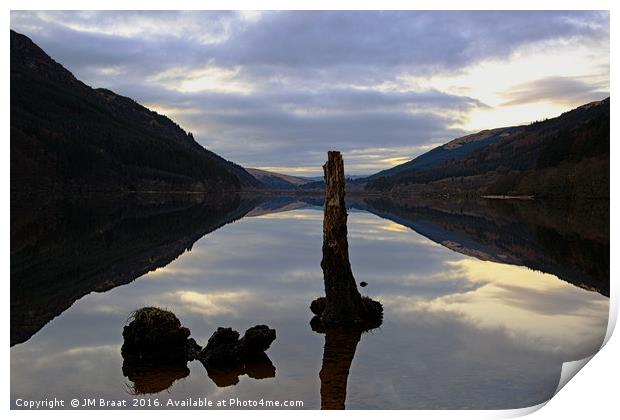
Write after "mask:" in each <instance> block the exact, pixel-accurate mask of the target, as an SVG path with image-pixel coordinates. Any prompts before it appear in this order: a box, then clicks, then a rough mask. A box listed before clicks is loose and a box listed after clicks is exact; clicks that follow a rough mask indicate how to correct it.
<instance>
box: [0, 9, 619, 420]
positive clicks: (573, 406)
mask: <svg viewBox="0 0 620 420" xmlns="http://www.w3.org/2000/svg"><path fill="white" fill-rule="evenodd" d="M617 3H618V2H611V1H601V0H589V1H587V2H586V1H576V0H565V1H562V2H552V1H542V0H521V1H513V0H510V1H502V2H498V1H490V0H469V1H467V2H464V1H457V0H452V1H448V0H433V1H428V0H422V1H415V2H408V1H398V0H382V1H380V2H379V1H375V2H370V1H367V0H358V1H352V0H349V1H336V0H329V1H328V0H314V1H311V2H310V1H297V2H295V3H291V2H290V1H283V0H262V1H260V0H255V1H248V0H245V1H244V0H228V1H226V2H224V1H212V2H204V1H196V0H175V1H174V2H163V1H161V2H157V3H154V2H152V1H151V2H146V1H135V0H107V1H101V0H96V1H89V2H88V3H86V2H84V1H77V0H57V1H54V2H53V3H52V2H50V1H43V0H22V1H14V0H9V1H7V2H6V4H7V5H8V8H7V9H6V11H5V14H4V19H3V21H2V22H3V24H4V25H6V27H5V31H6V32H5V33H6V35H5V37H4V40H3V42H2V48H3V54H2V59H3V64H4V65H3V66H2V67H1V70H0V71H2V76H3V81H4V90H3V92H5V94H4V95H3V101H2V107H3V110H2V111H3V112H2V114H1V118H2V127H4V132H5V136H4V143H3V149H4V150H3V152H4V153H2V154H1V159H2V163H3V164H2V165H1V166H0V171H2V172H1V180H2V183H3V187H4V191H5V193H4V195H3V206H2V209H1V211H2V220H3V223H2V225H1V226H2V227H1V229H2V235H3V237H4V238H5V239H4V240H3V241H2V242H1V245H0V246H1V250H2V253H1V258H2V269H3V273H4V276H2V277H3V279H2V288H3V290H2V291H3V296H4V299H5V301H4V303H5V305H4V322H3V323H2V327H1V328H2V330H1V331H0V334H1V336H2V338H3V340H4V343H3V344H2V352H3V356H4V364H3V365H2V374H3V375H2V377H3V379H4V380H3V381H2V385H1V386H2V391H3V395H5V401H4V403H5V409H6V410H9V407H10V401H9V398H10V392H9V387H10V375H9V361H10V353H9V348H10V345H9V331H8V330H9V325H8V324H9V322H8V320H9V310H10V309H9V308H10V304H9V299H10V294H9V290H8V289H9V278H10V270H9V265H10V258H9V256H10V242H9V238H10V219H9V199H8V196H9V193H8V192H9V188H10V187H9V176H10V170H9V168H10V161H9V112H10V97H9V94H8V92H9V89H10V86H9V37H8V31H7V29H8V27H10V13H9V11H10V10H11V9H14V10H28V9H30V10H35V9H50V8H55V9H77V10H81V9H100V10H105V9H109V10H132V9H150V10H165V9H172V10H174V9H188V10H197V9H213V10H222V9H225V10H242V9H245V10H253V9H258V10H278V9H289V10H310V9H315V10H353V9H367V10H388V9H393V10H407V9H415V10H429V9H431V10H443V9H456V10H483V9H490V10H524V9H525V10H549V9H557V10H610V11H611V13H610V30H611V69H612V71H611V74H613V69H615V68H617V51H615V50H614V47H615V46H616V45H617V44H616V34H617V31H615V30H614V23H616V20H617V19H615V12H616V10H615V9H618V7H617V6H616V7H614V6H615V5H616V4H617ZM52 6H53V7H52ZM171 6H172V7H171ZM613 81H614V79H613V77H612V82H611V83H612V85H613ZM612 96H613V95H612ZM614 103H615V102H613V103H612V105H611V110H612V118H611V124H612V125H611V138H612V142H611V155H612V161H613V162H615V161H616V157H617V155H618V154H617V151H618V146H617V143H616V142H615V139H617V138H618V136H617V134H618V129H617V124H616V121H618V118H617V117H618V113H617V112H616V107H615V106H614ZM611 180H612V183H611V197H612V199H611V210H612V212H611V214H612V215H615V214H617V212H616V210H617V209H618V204H617V200H616V199H615V197H617V189H618V188H617V185H618V183H617V181H618V170H617V169H616V167H614V165H612V166H611ZM617 233H618V224H617V223H616V222H615V221H614V218H613V216H612V219H611V237H612V238H614V239H615V238H617V237H618V235H617ZM616 249H617V247H616V246H615V241H614V240H612V247H611V254H612V258H611V279H612V286H611V290H612V298H611V302H610V324H609V328H608V332H607V336H606V342H607V340H609V338H610V336H611V332H612V331H613V328H614V326H615V323H616V319H617V314H618V302H617V293H615V291H616V285H617V281H616V278H617V275H616V274H617V273H618V260H617V259H616V258H613V257H614V256H616V255H617V252H616ZM619 349H620V344H618V339H617V338H612V339H611V340H609V342H607V344H606V345H605V348H604V349H603V350H602V351H601V352H600V353H599V354H597V355H595V356H594V357H593V359H592V361H591V362H590V363H588V366H587V367H586V368H585V369H584V372H581V373H580V374H579V379H578V380H575V381H570V382H569V383H568V384H567V385H566V387H564V388H563V389H562V390H561V392H559V394H558V395H557V396H555V397H554V398H552V399H551V401H550V402H549V403H548V404H541V405H539V406H536V407H530V408H526V409H521V410H498V411H413V412H410V411H385V412H383V411H380V412H377V411H373V412H360V411H356V412H355V414H356V415H362V416H373V417H375V416H384V415H385V416H390V417H398V418H411V416H415V417H416V418H441V419H443V418H459V419H463V418H464V419H469V418H471V419H481V418H506V417H516V416H520V415H525V414H530V413H532V412H535V414H533V415H532V418H537V419H549V418H562V419H572V418H584V417H585V416H588V417H589V418H596V419H599V418H601V419H605V418H613V417H615V415H617V413H618V410H617V408H618V403H617V391H616V389H617V388H616V384H617V374H618V365H619V363H618V360H617V358H616V356H615V355H616V354H620V351H619ZM570 366H571V365H570V364H569V367H570ZM572 367H573V368H574V367H575V364H573V365H572ZM577 370H578V369H577ZM564 375H567V373H564V372H563V376H564ZM560 388H561V387H559V388H558V390H559V389H560ZM542 406H546V407H545V408H544V409H543V410H540V411H537V410H538V409H540V408H541V407H542ZM235 414H243V415H247V416H252V417H257V418H269V419H278V418H282V419H284V418H287V419H288V418H289V417H290V416H291V414H293V415H294V416H296V417H297V416H299V417H301V418H310V417H314V416H316V415H317V413H316V411H308V412H303V411H297V412H295V413H291V412H290V411H273V412H272V411H269V412H267V411H258V412H256V411H255V412H252V413H247V412H244V413H242V412H235ZM235 414H233V413H231V411H217V412H214V411H209V412H203V411H191V412H188V411H184V412H183V414H181V415H182V416H183V417H187V416H189V417H194V416H196V417H198V416H199V417H200V418H204V417H205V416H209V417H211V416H231V415H233V416H234V415H235ZM350 414H351V412H348V413H346V412H345V413H343V412H323V413H322V414H321V415H322V416H325V417H328V418H334V417H338V418H341V417H342V416H343V415H350ZM10 415H11V416H14V417H18V418H33V417H39V416H41V415H43V416H45V417H46V418H52V419H54V418H61V416H62V418H82V417H84V416H86V415H87V416H89V417H93V418H107V417H109V416H110V415H114V416H119V415H120V416H122V417H125V416H127V417H131V418H136V416H138V417H141V415H148V416H149V417H150V418H153V419H155V418H162V419H163V418H165V419H169V418H170V416H172V415H175V413H173V412H171V411H167V410H166V411H150V412H136V411H127V412H115V413H111V412H107V411H93V412H88V413H87V414H86V413H84V412H81V411H46V412H44V413H37V412H34V411H11V412H10Z"/></svg>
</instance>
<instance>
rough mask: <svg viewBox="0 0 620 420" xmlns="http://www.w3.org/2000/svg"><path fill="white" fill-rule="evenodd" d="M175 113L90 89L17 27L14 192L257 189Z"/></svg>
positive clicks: (13, 92)
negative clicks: (200, 140) (179, 122)
mask: <svg viewBox="0 0 620 420" xmlns="http://www.w3.org/2000/svg"><path fill="white" fill-rule="evenodd" d="M260 185H261V184H260V182H258V181H257V180H256V179H255V178H254V177H252V176H251V175H250V174H249V173H247V172H246V171H245V170H244V169H243V168H241V167H240V166H238V165H235V164H234V163H231V162H228V161H226V160H225V159H223V158H221V157H220V156H218V155H216V154H214V153H212V152H210V151H208V150H206V149H205V148H204V147H202V146H201V145H199V144H198V143H197V142H196V141H195V140H194V138H193V136H192V135H191V134H189V133H186V132H185V131H184V130H183V129H181V128H180V127H179V126H178V125H177V124H175V123H174V122H173V121H171V120H170V119H169V118H167V117H165V116H163V115H159V114H158V113H156V112H153V111H150V110H149V109H147V108H145V107H143V106H141V105H140V104H138V103H136V102H135V101H133V100H131V99H129V98H126V97H123V96H119V95H117V94H115V93H114V92H111V91H109V90H106V89H92V88H90V87H89V86H87V85H85V84H84V83H82V82H81V81H79V80H78V79H76V78H75V77H74V76H73V75H72V74H71V73H70V72H69V71H68V70H66V69H65V68H64V67H63V66H62V65H60V64H59V63H57V62H55V61H54V60H53V59H52V58H50V57H49V56H48V55H47V54H46V53H45V52H44V51H43V50H42V49H41V48H39V47H38V46H37V45H36V44H34V43H33V42H32V41H31V40H30V39H29V38H28V37H26V36H24V35H21V34H18V33H17V32H14V31H11V189H12V190H32V189H37V190H50V189H51V190H85V191H88V190H91V191H105V190H134V191H148V190H158V191H162V190H192V191H218V190H239V189H241V188H244V187H246V188H247V187H259V186H260Z"/></svg>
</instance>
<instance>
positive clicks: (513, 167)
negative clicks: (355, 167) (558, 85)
mask: <svg viewBox="0 0 620 420" xmlns="http://www.w3.org/2000/svg"><path fill="white" fill-rule="evenodd" d="M609 120H610V114H609V98H607V99H604V100H602V101H598V102H592V103H589V104H586V105H583V106H580V107H578V108H575V109H573V110H571V111H568V112H565V113H564V114H562V115H560V116H559V117H556V118H551V119H547V120H544V121H538V122H535V123H532V124H529V125H523V126H517V127H506V128H497V129H493V130H485V131H482V132H480V133H477V134H474V135H470V136H465V137H461V138H459V139H456V140H454V141H452V142H449V143H447V144H445V145H443V146H440V147H438V148H436V149H433V150H431V151H430V152H428V153H425V154H424V155H421V156H419V157H417V158H416V159H414V160H412V161H410V162H407V163H405V164H402V165H400V166H398V167H395V168H392V169H390V170H387V171H383V172H380V173H377V174H375V175H372V176H370V177H368V178H366V179H365V180H363V182H365V183H366V185H365V188H366V190H370V191H382V192H391V193H400V194H402V193H406V194H427V195H471V196H480V195H509V196H514V195H527V196H536V197H549V198H609V144H610V143H609V140H610V123H609Z"/></svg>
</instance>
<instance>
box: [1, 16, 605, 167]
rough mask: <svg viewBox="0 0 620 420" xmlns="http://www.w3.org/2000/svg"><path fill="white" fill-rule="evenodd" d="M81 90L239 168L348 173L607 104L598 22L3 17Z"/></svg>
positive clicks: (548, 18)
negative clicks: (336, 156)
mask: <svg viewBox="0 0 620 420" xmlns="http://www.w3.org/2000/svg"><path fill="white" fill-rule="evenodd" d="M11 28H12V29H14V30H16V31H18V32H20V33H23V34H25V35H27V36H28V37H30V38H31V39H32V40H33V41H34V42H35V43H37V44H38V45H39V46H40V47H41V48H43V49H44V50H45V51H46V52H47V53H48V54H49V55H50V56H51V57H52V58H54V59H55V60H56V61H58V62H60V63H61V64H63V65H64V66H65V67H66V68H67V69H68V70H70V71H71V72H72V73H73V74H74V75H75V76H76V77H77V78H78V79H80V80H82V81H83V82H85V83H86V84H88V85H90V86H92V87H105V88H108V89H111V90H113V91H115V92H116V93H118V94H120V95H124V96H128V97H131V98H132V99H134V100H136V101H138V102H139V103H141V104H143V105H145V106H146V107H148V108H150V109H152V110H154V111H157V112H159V113H161V114H165V115H167V116H168V117H170V118H171V119H173V120H174V121H175V122H177V123H179V124H180V125H181V127H183V128H184V129H185V130H187V131H190V132H192V133H193V135H194V138H195V139H196V140H197V141H198V142H199V143H201V144H202V145H203V146H205V147H206V148H208V149H210V150H212V151H214V152H215V153H218V154H219V155H221V156H223V157H224V158H226V159H229V160H232V161H234V162H236V163H239V164H241V165H242V166H245V167H253V168H261V169H266V170H273V171H277V172H282V173H287V174H291V175H302V176H316V175H321V174H322V169H321V165H322V164H323V163H324V162H325V159H326V152H327V151H328V150H340V151H341V152H342V153H343V157H344V161H345V170H346V172H347V173H349V174H351V175H360V174H371V173H374V172H377V171H379V170H382V169H387V168H390V167H392V166H394V165H397V164H399V163H403V162H406V161H408V160H410V159H412V158H413V157H415V156H417V155H420V154H422V153H424V152H426V151H428V150H430V149H432V148H434V147H436V146H439V145H440V144H443V143H446V142H448V141H450V140H452V139H454V138H456V137H459V136H462V135H465V134H467V133H471V132H475V131H479V130H482V129H486V128H495V127H502V126H509V125H515V124H522V123H529V122H532V121H535V120H541V119H544V118H550V117H554V116H557V115H559V114H561V113H562V112H565V111H567V110H569V109H571V108H574V107H576V106H579V105H582V104H584V103H587V102H591V101H596V100H601V99H604V98H605V97H607V96H609V13H608V12H605V11H603V12H601V11H594V12H590V11H570V12H562V11H516V12H515V11H490V12H488V11H487V12H485V11H478V12H458V11H454V12H450V11H411V12H353V11H350V12H320V11H315V12H299V11H295V12H285V11H272V12H255V11H237V12H235V11H45V12H42V11H12V12H11Z"/></svg>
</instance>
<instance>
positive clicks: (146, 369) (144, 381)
mask: <svg viewBox="0 0 620 420" xmlns="http://www.w3.org/2000/svg"><path fill="white" fill-rule="evenodd" d="M123 376H125V377H127V379H129V381H130V382H131V384H127V390H128V392H129V393H130V394H131V395H142V394H157V393H159V392H162V391H165V390H167V389H169V388H170V387H171V386H172V385H173V384H174V383H175V382H176V381H178V380H180V379H183V378H186V377H187V376H189V368H188V367H187V366H179V365H170V366H167V365H152V364H148V363H141V362H139V361H137V360H132V359H124V361H123Z"/></svg>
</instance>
